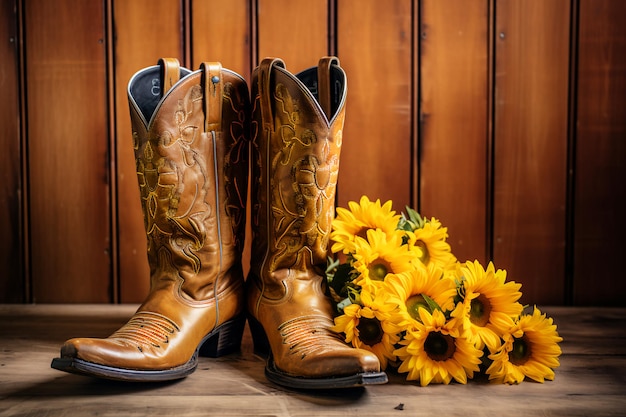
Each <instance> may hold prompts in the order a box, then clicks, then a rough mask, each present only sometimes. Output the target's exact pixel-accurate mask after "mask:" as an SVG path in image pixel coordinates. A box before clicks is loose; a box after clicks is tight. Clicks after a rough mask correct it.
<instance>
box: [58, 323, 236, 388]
mask: <svg viewBox="0 0 626 417" xmlns="http://www.w3.org/2000/svg"><path fill="white" fill-rule="evenodd" d="M245 323H246V318H245V315H241V316H238V317H236V318H234V319H232V320H230V321H228V322H226V323H224V324H222V325H221V326H219V327H217V328H216V329H215V330H213V331H212V332H211V333H209V334H208V335H206V336H205V337H204V338H203V339H202V340H201V341H200V344H199V345H198V347H197V348H196V351H195V352H194V354H193V355H192V357H191V359H189V361H187V362H186V363H185V364H183V365H180V366H177V367H174V368H170V369H156V370H141V369H127V368H118V367H114V366H107V365H102V364H98V363H94V362H89V361H86V360H83V359H79V358H54V359H53V360H52V363H51V364H50V366H51V367H52V368H54V369H57V370H59V371H64V372H69V373H72V374H77V375H84V376H92V377H96V378H103V379H110V380H115V381H128V382H162V381H173V380H176V379H182V378H185V377H187V376H189V375H190V374H192V373H193V372H194V371H195V370H196V368H197V366H198V356H199V355H201V356H208V357H212V358H217V357H220V356H224V355H227V354H230V353H234V352H237V351H239V350H240V349H241V337H242V334H243V329H244V326H245Z"/></svg>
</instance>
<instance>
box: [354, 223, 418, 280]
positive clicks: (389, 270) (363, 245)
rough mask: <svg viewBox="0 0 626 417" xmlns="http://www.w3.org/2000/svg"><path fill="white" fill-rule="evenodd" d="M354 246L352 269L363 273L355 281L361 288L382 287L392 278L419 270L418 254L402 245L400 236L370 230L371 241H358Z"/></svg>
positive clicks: (368, 232) (368, 236) (369, 238)
mask: <svg viewBox="0 0 626 417" xmlns="http://www.w3.org/2000/svg"><path fill="white" fill-rule="evenodd" d="M354 246H355V251H354V253H353V255H352V256H353V259H354V260H353V263H352V267H353V268H354V269H355V270H356V271H357V272H358V274H359V275H358V277H357V278H356V279H355V280H354V284H356V285H358V286H361V287H370V286H375V287H380V286H382V284H383V282H384V281H385V280H386V279H387V278H388V277H390V276H392V275H394V274H399V273H402V272H407V271H410V270H412V269H414V268H415V266H414V262H413V261H414V260H415V252H413V251H410V250H409V249H408V248H407V246H406V245H402V236H401V235H400V234H392V235H387V234H386V233H385V232H383V231H382V230H380V229H376V230H373V229H369V230H368V231H367V240H363V239H359V240H356V241H355V242H354Z"/></svg>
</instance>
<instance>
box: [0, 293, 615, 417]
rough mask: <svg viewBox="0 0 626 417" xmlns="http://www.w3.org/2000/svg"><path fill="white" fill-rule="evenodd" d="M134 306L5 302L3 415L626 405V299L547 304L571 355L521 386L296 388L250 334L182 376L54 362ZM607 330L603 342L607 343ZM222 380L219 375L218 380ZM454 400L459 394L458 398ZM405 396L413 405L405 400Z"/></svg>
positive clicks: (401, 383) (542, 409) (106, 330)
mask: <svg viewBox="0 0 626 417" xmlns="http://www.w3.org/2000/svg"><path fill="white" fill-rule="evenodd" d="M135 307H136V306H134V305H115V306H103V305H10V306H9V305H0V321H1V322H2V323H4V325H3V326H2V327H0V336H2V340H3V348H2V350H0V410H1V411H0V416H2V417H9V416H24V415H42V414H45V415H46V416H52V417H55V416H66V415H68V413H70V412H72V413H73V414H80V415H84V416H95V415H98V416H116V415H124V416H141V415H146V414H150V415H158V416H170V415H171V416H179V417H184V416H197V415H215V416H249V415H266V416H284V417H287V416H337V417H338V416H355V417H356V416H381V417H382V416H384V417H388V416H390V415H396V414H402V415H405V414H406V415H441V414H442V410H445V412H444V414H445V415H446V416H453V417H464V416H467V415H472V416H484V417H489V416H492V415H494V413H495V412H496V411H497V410H506V415H507V416H512V417H513V416H524V417H528V416H530V417H532V416H546V415H550V416H563V417H565V416H567V417H582V416H590V415H593V416H619V415H622V414H623V410H624V408H625V407H626V397H625V396H624V395H623V387H624V383H625V382H626V380H625V378H624V375H626V345H624V343H622V342H623V340H624V338H626V328H625V327H624V326H623V325H622V324H623V322H624V320H626V309H624V308H567V307H549V306H546V307H542V311H544V312H546V313H547V314H548V315H549V316H551V317H552V318H553V319H554V321H555V323H556V324H557V326H558V329H559V333H560V335H561V336H562V337H563V338H564V341H563V342H562V343H561V348H562V351H563V354H562V355H561V357H560V363H561V366H560V367H559V368H557V369H556V377H555V379H554V381H548V382H546V383H544V384H538V383H533V382H524V383H522V384H519V385H517V386H508V385H497V384H488V383H486V381H484V380H474V381H469V382H468V384H467V385H460V384H456V383H454V384H450V385H429V386H427V387H420V386H419V385H418V384H415V383H412V382H406V381H405V380H404V377H403V375H398V374H394V373H390V375H389V376H390V382H389V383H388V384H386V385H379V386H370V387H367V388H366V389H355V390H343V391H340V392H337V391H331V392H328V391H315V392H305V391H291V390H288V389H284V388H280V387H278V386H276V385H273V384H270V383H269V382H268V381H267V380H266V379H265V376H264V372H263V369H264V366H265V363H264V360H262V359H261V358H259V357H257V356H254V355H253V353H252V345H251V339H250V333H249V332H248V331H246V333H244V341H243V345H242V351H241V353H236V354H232V355H228V356H225V357H222V358H218V359H211V358H200V365H199V367H198V369H197V370H196V372H195V373H193V374H192V375H191V376H189V377H187V378H186V379H184V380H181V381H179V382H175V383H155V384H129V383H118V382H110V381H100V380H96V379H90V378H85V377H81V376H77V375H69V374H65V373H62V372H59V371H56V370H53V369H50V360H51V359H52V358H53V357H55V356H56V355H57V354H58V349H59V346H60V344H61V343H62V342H63V341H64V340H65V339H66V338H67V337H71V336H95V337H105V336H106V335H108V334H110V333H111V332H113V331H114V330H115V329H117V328H118V326H120V325H121V324H122V323H124V321H125V320H126V318H127V317H128V316H130V315H131V314H132V313H133V311H134V309H135ZM599 338H601V340H602V341H601V342H599V340H600V339H599ZM216 381H219V383H217V382H216ZM452 398H453V399H454V400H451V399H452ZM400 404H403V411H400V410H398V409H396V407H398V406H399V405H400Z"/></svg>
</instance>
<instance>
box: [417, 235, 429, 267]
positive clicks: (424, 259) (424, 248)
mask: <svg viewBox="0 0 626 417" xmlns="http://www.w3.org/2000/svg"><path fill="white" fill-rule="evenodd" d="M415 246H417V247H418V248H419V249H420V250H421V252H422V255H421V256H419V257H418V259H419V260H420V261H422V263H423V264H424V265H426V264H428V261H430V253H428V246H427V245H426V243H424V241H423V240H417V241H415Z"/></svg>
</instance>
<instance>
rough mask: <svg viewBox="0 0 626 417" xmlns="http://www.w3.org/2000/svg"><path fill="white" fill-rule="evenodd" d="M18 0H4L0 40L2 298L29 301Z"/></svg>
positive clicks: (0, 10)
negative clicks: (24, 210) (23, 214)
mask: <svg viewBox="0 0 626 417" xmlns="http://www.w3.org/2000/svg"><path fill="white" fill-rule="evenodd" d="M17 22H18V17H17V4H16V0H0V27H2V28H3V31H2V32H3V34H4V36H5V39H6V40H8V41H5V42H2V43H1V44H0V74H1V76H0V90H2V95H3V97H2V100H0V138H2V152H0V178H2V182H0V270H1V271H2V274H0V302H4V303H20V302H25V301H26V291H25V285H26V283H25V280H24V268H23V267H22V265H23V262H24V256H23V248H24V236H23V233H22V220H23V217H22V210H23V196H24V190H23V188H22V184H23V183H22V181H21V176H22V164H21V152H20V149H21V136H20V122H21V118H20V88H19V85H20V83H19V73H18V68H19V62H18V45H19V33H18V27H17Z"/></svg>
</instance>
